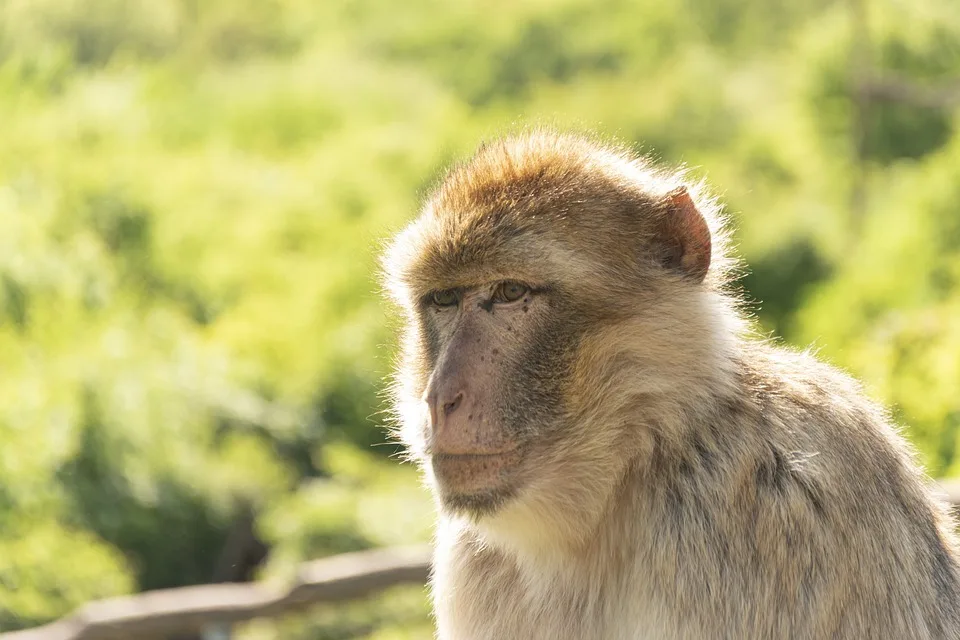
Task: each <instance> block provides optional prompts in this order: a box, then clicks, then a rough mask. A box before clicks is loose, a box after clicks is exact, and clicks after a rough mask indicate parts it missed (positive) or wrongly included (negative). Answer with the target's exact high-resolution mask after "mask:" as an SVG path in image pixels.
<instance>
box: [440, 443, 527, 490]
mask: <svg viewBox="0 0 960 640" xmlns="http://www.w3.org/2000/svg"><path fill="white" fill-rule="evenodd" d="M520 459H521V456H520V451H519V450H517V449H514V450H512V451H507V452H504V453H490V454H462V455H459V454H458V455H451V454H443V453H440V454H434V455H433V456H431V457H430V464H431V466H432V467H433V475H434V477H436V479H437V483H438V484H439V488H440V490H441V492H442V493H443V494H446V495H461V496H462V495H473V494H481V493H490V492H491V491H496V490H498V489H500V488H502V487H504V486H505V485H507V484H508V483H509V481H510V477H511V476H512V475H513V472H514V470H515V469H516V468H517V466H518V465H519V464H520Z"/></svg>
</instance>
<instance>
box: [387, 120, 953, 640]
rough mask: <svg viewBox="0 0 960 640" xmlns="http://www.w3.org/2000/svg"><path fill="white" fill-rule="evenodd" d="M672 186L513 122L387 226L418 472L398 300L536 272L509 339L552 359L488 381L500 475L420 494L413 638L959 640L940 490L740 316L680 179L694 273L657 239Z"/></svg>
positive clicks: (424, 329) (434, 327)
mask: <svg viewBox="0 0 960 640" xmlns="http://www.w3.org/2000/svg"><path fill="white" fill-rule="evenodd" d="M682 184H683V176H682V175H677V174H669V173H664V172H661V171H658V170H656V169H655V168H653V167H652V166H650V164H649V163H647V162H645V161H643V160H640V159H637V158H635V157H633V156H631V155H630V154H629V153H628V152H627V151H625V150H623V149H618V148H613V147H609V146H603V145H600V144H597V143H595V142H593V141H591V140H588V139H585V138H581V137H576V136H567V135H557V134H553V133H550V132H545V131H537V132H533V133H529V134H525V135H521V136H518V137H514V138H510V139H506V140H500V141H496V142H493V143H490V144H488V145H486V146H484V147H483V148H481V149H480V150H479V151H478V153H477V154H476V156H475V157H474V158H472V159H471V160H470V161H469V162H467V163H466V164H464V165H462V166H459V167H457V168H455V169H453V170H452V172H451V173H450V174H449V176H448V177H447V179H446V180H445V181H444V182H443V184H442V186H441V187H440V188H439V190H438V191H437V192H436V194H434V196H433V197H432V198H431V199H430V200H429V202H428V203H427V204H426V206H425V209H424V211H423V213H422V215H421V216H420V218H418V220H416V221H415V222H414V223H413V224H412V225H411V226H410V227H409V228H408V229H406V230H405V231H404V232H403V233H401V234H400V235H399V237H398V238H397V239H396V241H395V242H394V244H393V245H392V247H391V249H390V251H389V253H388V255H387V258H386V262H385V270H386V272H387V274H388V277H387V285H388V289H389V291H390V293H391V294H392V297H393V299H394V300H395V301H396V302H397V303H398V304H399V305H400V306H401V307H402V309H403V310H404V312H405V314H406V316H407V320H408V322H407V331H406V332H405V338H404V354H403V360H402V362H401V364H400V367H399V375H398V378H397V384H396V399H397V403H396V406H397V413H398V418H399V420H400V434H401V437H402V439H403V440H404V442H405V443H406V444H407V445H408V448H409V451H410V453H411V456H412V457H413V458H414V459H416V460H418V461H419V462H420V463H422V465H423V468H424V470H425V472H426V475H427V478H428V481H430V482H431V484H434V486H436V485H435V479H434V476H433V474H432V472H431V463H430V457H429V444H428V437H427V436H428V429H426V427H425V422H424V410H423V407H422V406H421V399H422V397H423V396H424V389H425V388H426V385H427V384H428V381H429V380H430V376H431V374H432V372H433V371H434V367H435V366H436V364H437V358H438V354H439V353H440V352H441V351H442V349H443V345H444V344H445V341H446V340H447V339H448V336H449V335H451V334H450V333H449V331H450V330H449V329H446V328H444V325H442V323H441V324H437V322H438V321H437V320H436V319H433V318H432V317H431V316H430V315H429V314H427V313H424V311H423V308H422V306H421V305H420V302H419V301H421V300H422V299H423V298H424V296H427V295H428V294H429V293H430V292H432V291H437V290H441V289H449V288H453V287H472V286H476V285H483V284H484V283H489V282H495V281H499V280H520V281H524V282H534V283H544V284H546V285H549V287H550V294H549V295H548V296H547V298H546V302H545V307H544V308H545V309H547V310H546V311H543V312H542V317H541V316H538V319H537V320H536V322H532V323H531V327H533V328H531V329H530V331H531V333H530V336H532V337H529V338H524V340H525V341H531V340H533V341H534V343H533V344H535V345H536V347H537V349H540V350H546V351H550V352H551V353H553V355H552V356H550V357H549V358H548V357H547V356H546V355H544V356H543V358H544V359H543V360H537V361H536V362H535V363H534V364H529V363H527V364H524V363H522V362H521V363H519V364H518V363H517V362H513V363H512V364H509V365H507V364H504V365H503V375H504V376H505V377H506V378H507V384H506V386H502V387H498V388H500V389H502V391H501V395H502V396H503V403H504V404H505V406H508V407H527V408H528V409H529V411H530V415H526V414H524V413H523V412H522V411H519V410H512V412H511V411H507V410H505V412H504V415H505V416H507V420H508V421H509V419H510V418H511V416H512V417H513V418H514V419H516V420H517V421H518V423H522V428H520V427H517V430H516V431H515V432H514V433H515V436H516V437H517V438H518V440H519V441H522V442H523V443H524V447H525V448H524V449H523V452H524V465H525V466H523V467H521V468H520V470H519V471H517V473H516V474H515V477H516V478H517V479H516V481H515V482H514V484H513V485H511V486H512V488H513V491H512V492H511V493H510V495H509V496H508V497H506V498H505V499H504V500H502V501H501V502H498V503H496V508H495V509H490V510H489V511H484V512H479V511H478V512H475V513H474V512H470V510H469V509H466V510H463V509H454V508H450V507H449V505H448V506H446V507H443V508H441V513H440V517H439V524H438V532H437V552H436V569H435V575H434V578H433V583H432V586H433V593H434V598H435V604H436V615H437V622H438V630H439V637H440V638H441V639H443V640H481V639H490V640H493V639H495V638H496V639H512V638H518V639H519V638H524V639H527V638H544V639H551V640H564V639H575V638H576V639H582V638H588V639H589V638H596V639H601V638H602V639H608V638H609V639H623V640H626V639H628V638H630V639H633V638H663V639H680V638H691V639H693V638H785V637H790V638H911V639H913V638H916V639H925V638H960V570H958V561H957V552H956V548H955V542H954V538H953V535H952V533H951V528H952V523H951V522H950V520H949V519H948V517H947V516H946V515H945V511H944V508H943V505H942V504H941V503H940V502H939V501H938V500H937V499H935V498H934V497H932V496H931V495H930V494H929V492H928V490H927V488H926V485H925V482H924V478H923V476H922V474H921V473H920V471H919V470H918V468H917V467H916V465H915V464H914V462H913V461H912V455H911V451H910V448H909V447H908V445H907V444H906V443H905V442H904V440H903V439H902V438H901V437H900V436H899V435H898V434H897V432H896V429H895V428H894V427H893V426H892V425H891V423H890V421H889V419H888V417H887V416H886V415H885V414H884V413H883V412H882V411H881V410H880V409H879V408H877V407H876V406H875V405H874V404H872V403H871V402H870V401H868V400H867V399H866V398H865V397H864V396H863V394H862V393H861V391H860V389H859V388H858V386H857V385H856V384H855V383H854V382H853V381H851V380H850V379H849V378H847V377H846V376H844V375H842V374H841V373H839V372H837V371H836V370H834V369H832V368H830V367H828V366H825V365H823V364H820V363H818V362H817V361H816V360H815V359H814V358H812V357H811V356H809V355H807V354H796V353H792V352H789V351H787V350H784V349H781V348H777V347H774V346H772V345H770V344H768V343H765V342H763V341H759V340H756V339H754V338H752V337H751V336H750V335H749V333H748V330H747V329H748V327H747V325H746V323H745V322H744V321H743V320H742V318H741V316H740V315H739V314H738V313H737V311H736V309H737V301H736V299H735V298H734V297H733V296H731V295H730V294H729V293H728V292H727V291H726V285H727V283H728V282H729V280H730V272H731V266H732V265H733V262H732V260H731V258H730V257H729V251H728V249H727V235H726V231H725V228H724V225H723V220H722V218H721V216H720V212H719V209H718V207H717V206H716V204H715V202H714V201H713V200H711V199H710V198H709V197H708V196H707V195H706V194H705V192H704V190H703V188H702V187H701V186H699V185H687V189H689V190H690V192H691V193H692V194H693V199H694V201H695V202H696V205H697V209H699V211H700V213H701V214H702V215H703V217H704V219H705V220H706V223H707V225H708V227H709V229H710V232H711V235H712V246H713V252H712V259H711V261H710V268H709V271H708V272H707V273H706V277H705V279H703V280H702V281H700V279H699V278H688V277H684V274H682V273H678V272H675V271H672V270H670V269H666V268H664V266H663V264H664V263H663V261H660V260H658V259H657V255H658V251H659V248H658V247H659V244H660V243H662V237H663V234H664V229H670V228H672V227H671V225H672V224H673V222H672V220H674V218H671V217H670V216H671V210H670V209H669V207H668V206H667V204H666V203H669V201H670V198H671V195H670V194H672V193H676V191H675V190H676V189H677V187H679V186H681V185H682ZM535 356H536V352H533V355H532V356H531V357H535ZM551 358H552V359H551ZM537 394H540V395H537ZM542 398H548V399H549V398H553V399H554V400H555V402H553V403H552V404H551V406H541V405H543V404H544V402H545V401H543V400H542ZM531 416H532V417H531ZM508 426H509V425H508ZM504 428H505V429H506V428H507V427H506V426H505V427H504Z"/></svg>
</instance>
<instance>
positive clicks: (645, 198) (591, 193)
mask: <svg viewBox="0 0 960 640" xmlns="http://www.w3.org/2000/svg"><path fill="white" fill-rule="evenodd" d="M654 183H656V176H654V175H653V174H649V173H645V172H644V168H643V166H642V165H635V164H632V163H631V161H629V160H626V159H624V158H623V157H620V156H617V155H615V154H611V153H609V152H607V151H604V150H602V149H599V148H597V147H594V146H592V145H590V144H588V143H584V142H583V141H579V140H575V139H566V138H522V139H518V140H515V141H513V142H508V143H504V144H503V145H500V146H491V147H488V148H486V149H485V150H482V151H481V152H480V153H479V154H478V155H477V157H476V158H475V159H474V160H473V161H472V162H471V163H468V164H467V165H465V166H464V167H461V168H460V169H458V170H455V171H454V172H452V173H451V174H450V175H449V176H448V177H447V179H446V180H445V182H444V184H443V185H442V187H441V188H440V190H439V191H438V193H437V194H436V195H435V196H434V197H433V198H432V199H431V201H430V202H429V203H428V204H427V206H426V207H425V209H424V211H423V213H422V214H421V216H420V217H419V218H418V219H417V220H416V221H415V222H414V223H413V224H411V225H410V226H409V227H408V228H407V229H406V230H405V231H404V232H403V233H402V234H400V236H399V237H398V238H396V240H395V241H394V243H393V245H392V247H391V250H390V252H389V253H388V255H387V258H386V264H385V266H386V270H387V274H386V275H387V285H388V287H389V289H390V291H391V293H392V294H393V298H394V299H395V300H396V301H397V302H398V303H399V304H400V305H401V306H402V307H403V308H404V309H405V311H406V312H407V320H408V322H407V327H406V332H405V337H406V340H405V348H404V352H403V362H402V363H401V366H400V370H399V377H398V384H397V386H396V390H397V394H396V398H397V407H398V414H399V417H400V420H401V429H400V432H401V436H402V439H403V440H404V442H405V444H406V445H407V446H408V448H409V450H410V451H411V452H412V454H413V456H414V457H415V458H416V459H417V460H418V461H419V462H420V463H421V464H422V465H423V467H424V469H425V470H426V471H427V474H428V477H429V478H430V479H431V481H432V484H433V486H434V488H435V490H436V493H437V495H438V497H439V498H440V501H441V503H442V505H443V506H444V508H446V509H448V510H452V511H455V512H459V513H466V514H469V515H471V516H484V515H489V514H492V513H494V512H497V511H498V510H499V509H500V508H501V507H503V506H505V505H507V504H508V503H512V504H527V503H528V502H530V503H531V504H532V503H534V502H536V503H538V504H541V505H542V504H543V503H544V501H550V502H553V503H558V504H571V503H575V502H577V501H578V500H579V499H580V498H578V495H579V493H578V492H580V491H581V489H582V488H583V487H589V486H590V485H591V483H595V482H596V479H597V478H605V477H613V476H614V475H615V473H616V470H615V469H614V468H613V467H614V466H615V464H620V462H619V460H622V459H625V458H626V457H627V456H628V455H629V454H628V452H626V451H625V450H626V449H628V448H629V447H631V446H636V445H635V442H636V440H637V439H638V436H637V435H636V430H635V429H634V430H633V431H630V429H631V428H632V425H628V424H627V423H626V421H625V420H624V419H623V414H625V413H626V412H628V411H632V409H633V408H634V407H636V406H637V405H638V404H642V403H643V402H645V398H647V397H650V395H651V394H652V393H656V392H657V390H658V389H663V388H667V387H670V385H671V384H672V380H674V379H675V378H671V377H670V376H671V375H672V373H673V372H676V371H692V370H694V369H696V367H698V366H700V364H699V363H700V362H701V361H704V362H705V361H706V355H705V354H707V353H708V351H705V350H703V349H701V350H699V351H698V349H697V348H696V343H697V341H698V340H700V336H702V335H704V331H703V330H702V327H700V325H698V324H697V320H696V317H697V316H696V313H697V312H696V311H695V310H694V309H693V306H691V304H688V303H690V301H692V300H694V299H695V298H697V297H698V296H699V291H700V283H701V281H702V280H703V279H704V276H705V274H706V272H707V269H708V266H709V264H710V246H711V245H710V242H711V239H710V231H709V229H708V228H707V225H706V223H705V222H704V219H703V217H702V216H701V214H700V213H699V211H698V209H697V206H696V204H695V203H694V201H693V199H692V198H691V196H690V195H689V194H688V193H687V191H686V190H685V189H683V188H680V189H675V188H672V187H675V186H676V185H658V186H657V189H655V190H653V189H651V188H650V185H651V184H654ZM677 345H680V347H679V348H678V347H677ZM635 375H636V376H641V377H644V378H643V379H644V380H646V381H647V382H646V383H645V384H640V383H638V382H637V380H636V379H634V378H633V377H634V376H635ZM688 377H689V376H688ZM627 382H629V384H627ZM622 450H623V451H624V453H623V455H622V456H619V457H618V455H619V452H621V451H622ZM611 451H613V452H615V455H611V454H610V452H611ZM611 461H613V462H611ZM614 463H615V464H614ZM534 511H536V509H534Z"/></svg>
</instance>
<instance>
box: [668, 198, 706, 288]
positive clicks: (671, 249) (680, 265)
mask: <svg viewBox="0 0 960 640" xmlns="http://www.w3.org/2000/svg"><path fill="white" fill-rule="evenodd" d="M663 203H664V208H665V211H664V212H663V214H662V218H661V219H660V223H659V225H658V229H657V244H658V247H657V248H658V250H659V252H658V259H659V262H660V264H662V265H663V266H664V267H665V268H667V269H671V270H673V271H678V272H680V273H682V274H683V275H684V276H685V277H687V278H689V279H691V280H693V281H694V282H702V281H703V279H704V278H705V277H706V275H707V270H708V269H709V268H710V252H711V244H712V243H711V241H710V227H708V226H707V221H706V220H704V218H703V215H702V214H701V213H700V211H699V209H697V205H696V203H695V202H694V201H693V198H691V197H690V193H689V192H688V191H687V188H686V187H679V188H677V189H674V190H673V191H671V192H670V193H668V194H667V195H666V196H665V197H664V201H663Z"/></svg>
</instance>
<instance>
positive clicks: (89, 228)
mask: <svg viewBox="0 0 960 640" xmlns="http://www.w3.org/2000/svg"><path fill="white" fill-rule="evenodd" d="M868 4H869V5H870V7H869V8H870V11H869V14H868V18H869V25H868V27H869V32H870V34H871V40H870V42H869V43H868V46H869V53H870V57H871V59H872V61H873V63H874V64H875V65H877V68H878V69H879V70H888V71H896V72H898V73H901V74H904V75H906V76H907V77H910V78H914V79H917V80H920V81H922V82H924V83H927V84H930V85H936V84H937V83H939V82H943V83H946V82H949V81H950V80H951V79H955V78H957V77H960V3H957V2H955V1H953V0H921V1H918V2H899V1H896V0H875V1H874V2H870V3H868ZM854 32H855V30H854V29H853V28H852V24H851V14H850V12H849V4H848V3H846V2H835V1H827V0H780V1H778V2H769V1H768V0H746V1H744V0H736V1H734V0H719V1H718V0H683V1H681V2H654V1H653V0H649V1H645V2H628V1H624V0H604V1H602V2H598V1H596V0H560V1H552V2H546V1H543V0H530V1H523V2H516V1H510V2H507V1H503V0H483V1H480V0H459V1H457V2H440V1H438V0H409V1H408V2H403V3H396V2H389V1H387V0H345V1H343V2H311V1H308V0H272V1H269V2H263V1H259V0H258V1H253V0H230V1H227V0H212V1H206V0H205V1H203V2H200V1H198V0H152V1H151V2H145V1H136V0H8V1H7V2H3V3H0V123H2V124H0V131H2V137H0V140H2V143H0V371H2V376H0V443H2V448H0V524H2V526H0V629H2V630H9V629H15V628H20V627H27V626H32V625H35V624H39V623H42V622H45V621H49V620H51V619H54V618H56V617H59V616H61V615H63V614H65V613H67V612H69V611H71V610H72V609H74V608H75V607H76V606H78V605H79V604H81V603H83V602H85V601H87V600H90V599H94V598H100V597H104V596H108V595H114V594H120V593H128V592H135V591H138V590H143V589H153V588H161V587H171V586H178V585H185V584H196V583H203V582H208V581H209V580H210V579H211V576H212V572H213V570H214V565H215V563H216V559H217V556H218V553H219V551H220V549H221V547H222V546H223V543H224V541H225V539H226V536H227V533H228V531H229V529H230V526H231V523H232V522H233V521H234V519H235V518H236V517H237V514H239V513H241V512H242V511H243V510H244V509H248V508H252V509H253V510H254V511H255V513H256V514H257V520H256V526H257V532H258V534H259V535H260V536H261V537H262V538H263V540H264V541H265V542H267V543H268V544H269V545H270V546H271V549H272V551H271V554H270V556H269V558H268V561H267V563H266V565H265V567H264V568H263V569H262V571H261V574H262V576H263V577H265V578H266V577H270V578H275V579H282V577H283V576H284V575H287V574H288V572H289V571H290V570H291V568H292V567H293V566H294V565H295V564H296V563H297V562H299V561H301V560H304V559H309V558H314V557H319V556H321V555H326V554H332V553H337V552H341V551H348V550H353V549H359V548H365V547H370V546H376V545H385V544H396V543H408V542H417V541H426V540H428V539H429V537H430V527H431V514H432V512H431V509H432V507H431V503H430V500H429V497H428V496H427V495H426V493H425V492H424V491H422V490H421V488H420V487H419V485H418V480H417V477H416V474H415V472H414V471H413V469H412V468H410V466H409V465H401V464H400V463H399V462H398V460H397V459H395V458H391V454H394V453H396V451H397V449H396V447H394V446H392V445H390V444H388V443H387V438H386V435H385V432H384V430H383V428H382V426H383V424H384V422H385V421H386V419H387V418H386V417H385V414H384V413H383V410H384V408H385V406H384V401H383V397H382V394H380V393H379V392H380V391H381V390H382V389H383V386H384V382H383V380H384V377H385V375H386V374H387V372H388V371H389V368H390V362H391V356H392V353H393V332H392V328H391V324H390V322H389V320H388V313H387V310H386V309H385V308H384V306H383V305H382V304H381V302H380V301H379V298H378V291H377V289H378V285H377V278H376V254H377V250H378V245H379V242H380V241H382V240H383V239H384V238H385V237H387V236H388V235H389V234H390V233H391V232H393V231H395V230H397V229H398V228H399V227H400V226H401V225H402V224H403V223H404V222H405V221H407V220H409V219H410V218H411V216H412V215H413V214H414V213H415V211H416V209H417V206H418V203H419V201H420V199H421V198H422V196H423V194H424V193H425V192H426V190H428V189H429V188H430V185H431V184H433V183H434V181H435V180H436V179H437V177H438V175H439V174H440V172H441V171H442V168H443V167H444V166H446V165H447V164H448V163H449V162H450V161H452V160H453V159H455V158H458V157H461V156H463V155H464V154H466V153H468V152H469V151H470V150H471V149H472V148H473V146H474V145H475V144H476V143H477V142H478V141H479V140H480V139H481V138H483V137H486V136H489V135H493V134H496V133H499V132H502V131H509V130H511V129H516V128H519V127H522V126H525V125H528V124H531V123H545V124H553V125H556V126H560V127H571V128H585V129H589V130H592V131H596V132H598V133H600V134H602V135H608V136H615V137H617V138H619V139H623V140H627V141H629V142H631V143H634V144H636V145H638V146H639V147H640V148H642V149H644V150H646V151H648V152H651V153H654V154H656V155H657V156H658V157H660V158H661V159H662V160H663V161H665V162H668V163H671V164H685V165H687V166H689V167H690V168H691V169H692V171H693V173H694V174H695V175H705V176H706V177H707V178H708V179H709V180H710V181H711V182H712V183H714V184H715V185H717V186H718V188H719V189H720V190H721V195H722V197H723V200H724V201H725V203H726V204H727V206H728V207H729V210H730V211H731V214H732V217H733V220H734V222H735V224H736V226H737V229H738V231H737V239H738V242H739V251H740V253H741V255H742V256H743V257H744V258H745V259H746V261H747V263H749V265H750V269H749V271H748V272H746V273H745V277H744V278H743V280H742V285H743V286H744V288H745V290H746V293H747V295H749V296H750V298H751V300H753V302H752V304H751V306H750V308H751V309H752V311H753V313H754V314H755V315H756V316H757V319H758V323H759V325H758V326H759V330H760V331H762V332H764V333H770V334H775V335H777V336H780V337H782V338H783V339H784V340H785V341H787V342H788V343H791V344H793V345H796V346H797V347H799V348H805V347H808V346H811V345H813V346H814V347H815V348H817V349H818V350H819V352H820V353H821V355H822V356H823V357H825V358H827V359H829V360H830V361H832V362H834V363H835V364H837V365H839V366H842V367H844V368H846V369H848V370H850V371H851V372H853V373H855V374H856V375H858V376H860V377H862V378H863V380H864V381H865V385H866V388H867V389H868V391H869V392H870V393H871V394H872V395H873V396H874V397H876V398H878V399H880V400H882V401H884V402H887V403H890V405H891V406H892V407H893V410H894V412H895V415H896V417H897V419H898V421H900V422H901V423H902V424H903V425H904V429H905V432H906V433H907V434H908V435H909V437H910V438H911V439H912V440H913V441H914V442H915V443H916V445H917V447H918V449H919V451H920V455H921V458H922V460H923V461H924V462H925V464H926V465H927V466H928V468H929V470H930V471H931V473H932V474H934V475H945V474H951V473H955V472H957V471H960V469H957V467H958V465H960V456H958V455H957V447H958V438H960V136H958V135H957V133H956V125H957V117H958V110H957V109H956V108H949V107H946V108H940V107H936V106H915V105H911V104H908V103H896V104H894V103H883V104H880V105H878V106H877V107H876V108H875V109H874V110H873V111H872V112H871V115H870V118H869V121H868V122H866V123H864V124H863V126H864V130H865V150H866V154H865V160H866V166H865V169H866V182H865V185H866V189H865V192H866V206H865V208H864V210H863V213H862V215H859V214H857V213H856V212H855V211H854V209H853V208H852V207H851V202H852V193H853V190H854V188H855V184H854V180H855V178H854V176H855V175H856V174H857V173H858V171H859V168H858V167H857V166H855V158H854V155H853V148H854V132H855V130H856V127H857V125H856V121H855V118H856V117H857V116H856V110H855V108H854V104H853V99H854V95H855V92H854V85H853V83H852V76H851V71H850V66H849V62H850V57H851V55H850V54H851V46H852V37H853V33H854ZM426 611H427V608H426V603H425V598H424V596H423V593H422V591H421V590H417V589H414V590H402V589H401V590H398V591H395V592H391V593H388V594H386V595H385V596H384V597H383V598H381V599H380V600H379V601H378V603H377V605H376V606H371V605H370V604H369V603H358V604H357V605H354V606H351V607H337V608H335V609H334V608H331V609H330V610H326V609H321V610H318V611H317V612H315V613H313V614H310V615H305V616H303V617H302V618H298V619H296V620H292V619H291V620H282V621H276V622H271V621H260V622H257V623H256V624H252V625H249V626H248V627H247V628H246V629H245V630H244V631H243V635H242V637H244V638H249V639H254V638H257V639H261V638H262V639H272V638H285V639H288V638H292V639H293V640H297V639H298V638H303V639H306V638H345V637H355V636H359V637H367V638H371V639H376V640H398V639H400V638H423V637H428V634H429V631H428V629H429V626H430V623H429V619H428V617H427V613H426Z"/></svg>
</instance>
